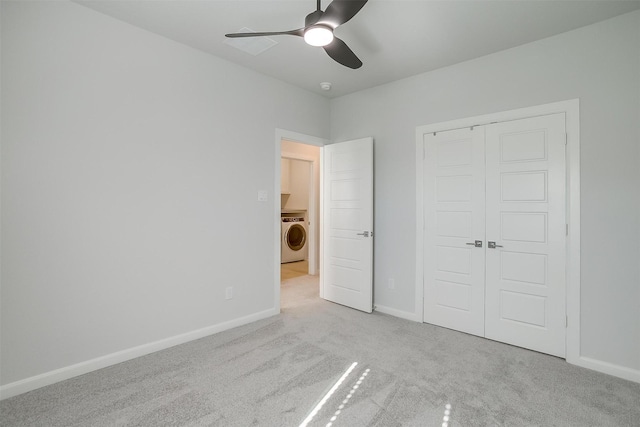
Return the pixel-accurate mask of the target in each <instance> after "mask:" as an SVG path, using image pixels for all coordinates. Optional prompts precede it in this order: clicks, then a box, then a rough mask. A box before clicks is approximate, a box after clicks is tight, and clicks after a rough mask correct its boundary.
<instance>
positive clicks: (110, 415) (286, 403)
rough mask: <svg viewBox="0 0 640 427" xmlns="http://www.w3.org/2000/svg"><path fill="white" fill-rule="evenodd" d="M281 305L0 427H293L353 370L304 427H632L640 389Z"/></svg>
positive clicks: (88, 378)
mask: <svg viewBox="0 0 640 427" xmlns="http://www.w3.org/2000/svg"><path fill="white" fill-rule="evenodd" d="M282 295H283V304H282V313H281V314H280V315H278V316H274V317H272V318H269V319H265V320H262V321H259V322H255V323H252V324H250V325H245V326H242V327H239V328H235V329H233V330H230V331H226V332H223V333H219V334H216V335H213V336H210V337H207V338H203V339H200V340H197V341H193V342H190V343H187V344H184V345H180V346H177V347H173V348H171V349H167V350H164V351H161V352H158V353H154V354H151V355H148V356H145V357H141V358H138V359H135V360H132V361H129V362H125V363H121V364H119V365H115V366H112V367H109V368H106V369H102V370H100V371H96V372H93V373H90V374H87V375H83V376H81V377H77V378H74V379H71V380H68V381H64V382H61V383H58V384H54V385H51V386H48V387H44V388H42V389H39V390H35V391H33V392H30V393H26V394H24V395H21V396H16V397H14V398H11V399H7V400H5V401H3V402H1V403H0V417H1V418H0V419H1V422H0V423H1V424H2V425H3V426H125V425H126V426H138V425H140V426H142V425H144V426H165V425H175V426H225V427H226V426H298V425H300V423H301V422H302V421H303V420H304V419H305V418H306V417H307V415H308V414H309V412H310V411H311V410H312V409H313V408H314V407H315V406H316V404H317V403H318V402H319V401H320V399H321V398H322V396H323V395H324V394H325V393H326V392H327V391H328V390H329V389H331V387H332V386H333V385H334V384H335V382H336V381H337V380H338V378H340V377H341V375H343V372H345V370H346V369H347V368H348V367H349V366H350V365H352V363H353V362H358V365H357V366H356V367H355V368H354V369H353V371H352V372H351V374H350V375H349V376H348V377H347V378H346V379H345V380H344V382H343V383H342V385H341V386H340V387H339V388H338V389H337V390H336V391H335V393H334V394H333V395H332V396H331V397H330V398H329V399H328V400H327V401H326V403H325V405H324V406H323V407H322V408H321V409H320V410H319V411H318V412H317V414H316V416H315V417H314V419H313V420H312V421H311V423H310V424H309V425H310V426H333V427H338V426H349V427H357V426H385V427H386V426H422V427H432V426H434V427H435V426H438V427H440V426H441V425H442V424H443V417H444V414H445V412H444V411H445V407H446V405H447V404H450V405H451V410H450V415H449V417H450V419H449V421H448V426H456V427H457V426H580V427H586V426H638V425H640V405H639V402H640V384H636V383H631V382H628V381H624V380H621V379H617V378H614V377H610V376H607V375H604V374H599V373H596V372H593V371H589V370H586V369H582V368H578V367H575V366H572V365H569V364H567V363H566V362H564V361H563V360H561V359H557V358H554V357H551V356H546V355H543V354H539V353H535V352H531V351H527V350H524V349H520V348H517V347H512V346H509V345H505V344H501V343H496V342H492V341H489V340H485V339H481V338H477V337H473V336H470V335H466V334H463V333H459V332H454V331H450V330H447V329H443V328H438V327H435V326H430V325H424V324H418V323H413V322H409V321H405V320H402V319H397V318H394V317H390V316H386V315H383V314H379V313H374V314H364V313H360V312H358V311H355V310H352V309H349V308H346V307H343V306H340V305H337V304H332V303H330V302H326V301H323V300H320V299H319V298H318V297H317V295H318V281H317V278H314V277H310V276H301V277H299V278H296V279H291V280H286V281H285V282H284V283H283V284H282ZM365 374H366V375H365ZM358 381H360V383H359V384H358ZM355 386H357V388H355ZM340 405H343V406H342V407H341V406H340ZM333 417H336V418H335V419H333ZM332 419H333V420H332Z"/></svg>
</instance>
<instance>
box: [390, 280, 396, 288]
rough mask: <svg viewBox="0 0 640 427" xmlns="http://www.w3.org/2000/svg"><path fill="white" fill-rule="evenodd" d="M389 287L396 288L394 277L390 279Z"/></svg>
mask: <svg viewBox="0 0 640 427" xmlns="http://www.w3.org/2000/svg"><path fill="white" fill-rule="evenodd" d="M388 286H389V289H395V288H396V281H395V280H394V279H389V284H388Z"/></svg>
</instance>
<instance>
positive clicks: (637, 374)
mask: <svg viewBox="0 0 640 427" xmlns="http://www.w3.org/2000/svg"><path fill="white" fill-rule="evenodd" d="M573 364H574V365H576V366H580V367H582V368H587V369H591V370H594V371H598V372H602V373H603V374H608V375H612V376H614V377H618V378H622V379H624V380H628V381H633V382H636V383H640V370H638V369H633V368H626V367H624V366H620V365H614V364H613V363H608V362H603V361H601V360H596V359H591V358H589V357H584V356H580V357H579V358H578V359H577V360H574V361H573Z"/></svg>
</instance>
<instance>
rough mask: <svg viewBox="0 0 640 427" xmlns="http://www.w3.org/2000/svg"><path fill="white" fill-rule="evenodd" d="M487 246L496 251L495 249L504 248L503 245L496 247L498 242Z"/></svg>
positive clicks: (489, 243)
mask: <svg viewBox="0 0 640 427" xmlns="http://www.w3.org/2000/svg"><path fill="white" fill-rule="evenodd" d="M487 246H488V247H489V249H495V248H502V247H504V246H502V245H496V242H487Z"/></svg>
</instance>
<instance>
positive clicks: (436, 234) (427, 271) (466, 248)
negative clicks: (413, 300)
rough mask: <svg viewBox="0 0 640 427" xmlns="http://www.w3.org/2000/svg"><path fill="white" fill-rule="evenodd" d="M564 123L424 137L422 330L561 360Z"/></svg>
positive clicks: (520, 123)
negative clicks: (441, 330) (430, 327)
mask: <svg viewBox="0 0 640 427" xmlns="http://www.w3.org/2000/svg"><path fill="white" fill-rule="evenodd" d="M565 147H566V132H565V117H564V114H554V115H548V116H539V117H533V118H528V119H522V120H514V121H509V122H503V123H494V124H489V125H482V126H474V127H473V128H465V129H458V130H451V131H446V132H439V133H436V134H427V135H425V136H424V149H425V159H424V171H425V174H424V199H423V200H424V213H425V218H424V225H425V240H424V254H425V259H424V322H426V323H431V324H435V325H439V326H444V327H446V328H451V329H455V330H459V331H462V332H467V333H470V334H474V335H478V336H481V337H486V338H489V339H493V340H496V341H501V342H505V343H509V344H513V345H517V346H520V347H524V348H528V349H531V350H536V351H540V352H543V353H547V354H552V355H555V356H559V357H564V356H565V328H566V306H565V300H566V282H565V266H566V262H565V258H566V252H565V246H566V224H567V222H566V215H565V212H566V197H565V193H566V173H565V170H566V163H565V156H566V153H565Z"/></svg>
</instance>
